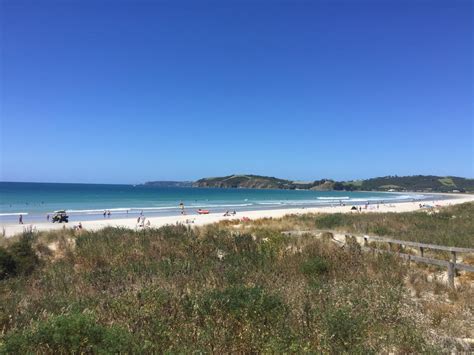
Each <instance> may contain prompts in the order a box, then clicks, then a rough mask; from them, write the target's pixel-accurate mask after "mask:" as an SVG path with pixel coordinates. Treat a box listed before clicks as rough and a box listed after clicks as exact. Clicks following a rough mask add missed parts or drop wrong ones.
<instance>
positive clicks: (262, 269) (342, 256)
mask: <svg viewBox="0 0 474 355" xmlns="http://www.w3.org/2000/svg"><path fill="white" fill-rule="evenodd" d="M445 213H446V216H448V215H450V216H453V215H456V216H457V217H456V218H455V219H454V220H455V221H456V223H453V224H451V221H452V220H453V218H452V217H450V218H449V219H446V218H445V217H444V216H445ZM453 213H455V214H453ZM428 217H429V218H431V217H433V218H434V219H432V220H429V221H431V222H429V223H428V222H427V220H426V218H428ZM473 219H474V207H473V205H472V204H470V205H463V206H457V207H454V208H452V209H449V210H447V211H446V212H442V213H440V214H437V215H434V216H427V215H425V214H419V213H412V214H403V215H399V216H397V215H392V214H385V215H379V216H375V215H373V216H372V215H371V216H369V215H357V216H356V215H352V216H351V215H326V216H292V217H287V218H284V219H280V220H261V221H256V222H252V223H249V224H238V225H236V224H235V223H221V224H216V225H211V226H206V227H201V228H194V229H190V228H187V227H184V226H168V227H163V228H160V229H150V230H142V231H138V232H134V231H130V230H122V229H114V228H108V229H104V230H102V231H99V232H86V231H81V233H74V232H72V231H60V232H50V233H42V234H39V235H33V234H26V235H24V236H22V237H21V238H19V239H18V240H9V241H2V244H3V247H2V248H0V278H2V280H0V353H83V352H85V353H118V352H121V353H154V352H171V353H183V352H185V353H188V352H196V351H197V352H206V353H210V352H217V353H221V352H231V351H232V352H298V353H299V352H326V353H340V352H360V353H362V352H363V353H367V352H368V353H371V352H389V351H390V352H399V353H406V352H437V351H442V350H449V349H453V348H457V349H461V350H463V349H464V350H465V349H466V348H465V346H466V345H465V344H464V345H462V344H460V343H458V342H457V339H462V338H472V337H473V336H474V330H473V329H472V325H470V324H471V322H472V317H473V314H474V312H473V311H474V310H473V301H472V300H473V299H474V294H473V292H472V285H470V284H467V285H464V286H461V287H459V288H458V291H457V292H453V291H450V290H448V289H447V288H446V287H444V286H443V285H442V283H440V282H436V281H430V282H429V281H428V279H429V278H428V276H427V274H426V272H425V271H427V270H425V269H420V270H421V272H420V270H418V269H417V268H416V267H411V268H407V267H406V265H405V264H403V263H402V262H401V261H400V260H398V259H396V258H395V257H392V256H389V255H371V254H367V253H361V252H360V249H359V248H358V247H357V245H346V246H345V247H341V246H340V245H337V244H335V243H333V242H332V241H330V240H326V239H324V238H323V239H318V238H315V237H310V236H302V237H298V238H295V237H286V236H283V235H282V234H281V233H279V232H278V230H282V229H286V228H287V227H291V228H289V229H295V228H296V227H308V226H310V225H311V226H313V227H320V228H323V227H324V228H343V227H350V228H353V229H354V230H359V229H364V231H373V232H374V233H376V232H375V230H378V228H381V227H383V228H386V230H387V233H389V232H390V233H391V234H392V235H396V236H397V237H400V238H412V237H413V239H418V240H420V238H421V239H423V238H428V235H429V234H430V235H432V236H434V237H435V238H437V240H436V241H432V242H438V240H442V241H444V242H445V244H447V243H452V244H458V243H459V244H462V245H463V246H472V241H473V240H472V238H473V236H474V234H473V233H472V231H473V229H469V228H472V223H473V222H472V221H473ZM321 221H323V222H321ZM321 223H322V225H321ZM441 226H445V228H444V229H442V228H441ZM402 227H403V228H402ZM426 228H428V229H426ZM392 232H393V233H392ZM462 236H466V238H468V239H467V241H464V242H461V240H462V239H460V238H461V237H462ZM425 241H426V240H425ZM428 271H430V270H428ZM430 272H431V271H430ZM463 346H464V348H463Z"/></svg>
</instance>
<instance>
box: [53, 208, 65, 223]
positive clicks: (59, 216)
mask: <svg viewBox="0 0 474 355" xmlns="http://www.w3.org/2000/svg"><path fill="white" fill-rule="evenodd" d="M51 221H52V222H53V223H54V222H58V223H62V222H65V223H68V222H69V216H68V215H67V213H66V211H63V210H62V211H54V215H53V218H51Z"/></svg>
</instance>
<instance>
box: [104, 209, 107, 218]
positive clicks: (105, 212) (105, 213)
mask: <svg viewBox="0 0 474 355" xmlns="http://www.w3.org/2000/svg"><path fill="white" fill-rule="evenodd" d="M106 215H107V211H106V210H104V218H105V216H106Z"/></svg>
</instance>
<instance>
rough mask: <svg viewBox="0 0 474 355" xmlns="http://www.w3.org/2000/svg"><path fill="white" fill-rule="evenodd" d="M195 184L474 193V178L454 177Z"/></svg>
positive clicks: (203, 182)
mask: <svg viewBox="0 0 474 355" xmlns="http://www.w3.org/2000/svg"><path fill="white" fill-rule="evenodd" d="M193 186H194V187H215V188H250V189H311V190H348V191H370V190H376V191H389V190H395V191H420V192H453V191H457V192H474V179H466V178H462V177H455V176H433V175H415V176H384V177H377V178H372V179H366V180H354V181H340V182H336V181H334V180H330V179H323V180H316V181H309V182H299V181H291V180H285V179H278V178H275V177H270V176H260V175H229V176H224V177H213V178H203V179H200V180H197V181H196V182H194V183H193Z"/></svg>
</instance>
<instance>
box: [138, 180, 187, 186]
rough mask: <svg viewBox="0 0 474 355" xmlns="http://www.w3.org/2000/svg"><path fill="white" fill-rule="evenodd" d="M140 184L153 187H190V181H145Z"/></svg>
mask: <svg viewBox="0 0 474 355" xmlns="http://www.w3.org/2000/svg"><path fill="white" fill-rule="evenodd" d="M142 186H155V187H191V186H193V182H192V181H147V182H145V183H144V184H143V185H142Z"/></svg>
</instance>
